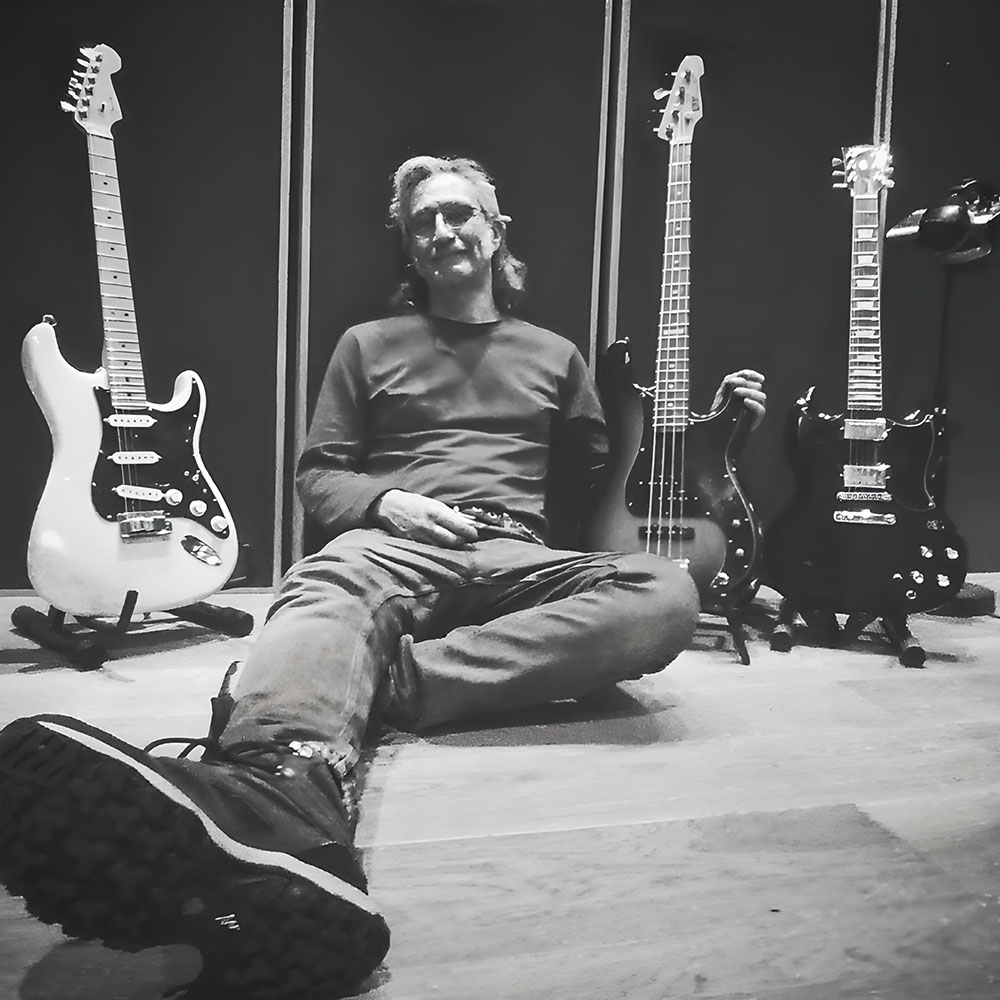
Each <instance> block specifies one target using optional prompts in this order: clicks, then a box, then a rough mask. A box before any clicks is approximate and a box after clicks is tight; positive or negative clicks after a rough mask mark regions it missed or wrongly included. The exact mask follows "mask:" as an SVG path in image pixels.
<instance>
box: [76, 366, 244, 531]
mask: <svg viewBox="0 0 1000 1000" xmlns="http://www.w3.org/2000/svg"><path fill="white" fill-rule="evenodd" d="M94 395H95V396H96V398H97V405H98V408H99V409H100V413H101V428H102V434H101V449H100V451H99V452H98V455H97V461H96V462H95V464H94V476H93V481H92V484H91V496H92V497H93V501H94V509H95V510H96V511H97V513H98V514H100V516H101V517H103V518H104V519H105V520H107V521H116V520H117V518H118V515H119V514H122V513H124V512H126V511H130V512H135V511H139V512H141V511H146V510H150V511H151V510H162V511H163V512H164V513H166V514H167V515H168V516H170V515H173V516H177V517H185V518H187V519H189V520H191V521H195V522H197V523H198V524H200V525H201V526H202V527H203V528H204V529H205V530H206V531H208V532H210V533H211V534H212V535H215V536H216V537H217V538H228V537H229V532H230V528H229V523H228V518H227V517H226V514H225V512H224V511H223V509H222V507H221V506H220V504H219V499H218V497H217V496H216V495H215V493H214V491H213V490H212V488H211V487H210V485H209V484H208V482H207V481H206V476H205V471H204V469H202V467H201V466H200V465H199V464H198V460H197V457H196V456H195V450H194V444H195V442H194V435H195V428H196V426H197V421H198V415H199V413H200V411H201V407H202V394H201V390H200V386H199V385H198V383H197V382H195V383H194V384H193V385H192V387H191V395H190V397H189V398H188V399H187V400H186V401H185V402H184V404H183V405H181V406H180V407H178V408H177V409H176V410H157V409H153V408H152V407H148V408H147V409H145V410H129V411H127V412H128V413H129V414H132V413H143V414H148V415H149V416H151V417H152V418H153V419H154V420H155V423H154V424H153V425H152V426H151V427H129V428H117V427H113V426H111V425H110V424H109V423H108V419H107V418H108V417H110V416H111V415H112V414H114V413H116V412H120V411H116V410H115V409H114V407H113V406H112V405H111V393H110V392H109V391H108V390H107V389H104V388H101V387H98V388H95V390H94ZM117 451H152V452H156V454H158V455H159V456H160V460H159V461H158V462H156V463H154V464H151V465H129V466H120V465H117V464H116V463H115V462H113V461H111V459H110V458H109V456H110V455H112V454H114V453H115V452H117ZM122 483H128V484H129V485H133V486H143V487H149V488H152V489H158V490H161V491H163V492H164V493H166V492H167V490H173V489H176V490H179V491H180V493H181V494H182V499H181V501H180V502H179V503H177V504H169V503H167V502H166V501H164V500H157V501H155V502H154V501H149V500H134V499H129V500H127V501H126V500H124V499H123V498H122V497H120V496H119V495H118V494H117V493H115V492H114V487H116V486H120V485H121V484H122ZM195 500H200V501H202V502H204V504H205V505H206V506H205V511H204V513H201V514H193V513H192V512H191V508H190V504H191V503H192V501H195ZM216 516H221V517H222V518H224V519H225V520H226V526H225V527H224V528H222V529H221V530H217V529H216V528H213V527H212V523H211V522H212V518H213V517H216Z"/></svg>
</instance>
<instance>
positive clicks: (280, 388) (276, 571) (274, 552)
mask: <svg viewBox="0 0 1000 1000" xmlns="http://www.w3.org/2000/svg"><path fill="white" fill-rule="evenodd" d="M294 5H295V0H284V9H283V11H282V24H281V170H280V177H279V181H278V329H277V331H276V343H275V382H274V393H275V399H274V423H275V430H274V537H273V539H272V543H271V585H272V587H277V586H278V583H279V581H280V580H281V561H282V550H283V536H284V529H285V518H284V511H285V407H286V405H287V398H288V393H287V389H286V386H287V379H288V228H289V226H288V219H289V210H290V207H291V206H290V205H289V200H290V198H291V174H292V22H293V8H294Z"/></svg>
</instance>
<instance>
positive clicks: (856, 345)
mask: <svg viewBox="0 0 1000 1000" xmlns="http://www.w3.org/2000/svg"><path fill="white" fill-rule="evenodd" d="M898 15H899V0H881V3H880V10H879V23H878V51H877V61H876V63H877V64H876V79H875V106H874V115H873V128H872V144H873V146H874V147H875V148H876V149H877V148H878V147H880V146H884V147H885V149H886V151H888V150H889V149H890V143H891V138H892V98H893V82H894V79H895V67H896V32H897V23H898ZM888 195H889V186H888V185H887V184H883V185H882V187H881V188H880V190H879V192H878V194H877V195H876V206H875V216H876V218H875V220H874V221H875V225H874V227H872V228H874V229H875V237H876V254H875V265H876V267H875V286H874V290H875V295H874V298H875V300H876V303H877V308H876V310H872V311H873V312H874V313H875V319H876V322H877V323H878V326H879V328H880V327H881V295H882V253H883V249H884V245H885V225H886V204H887V199H888ZM853 204H854V212H853V216H854V218H853V233H852V247H851V268H852V283H853V280H854V277H855V276H854V268H855V267H856V263H855V260H856V249H855V246H854V242H853V235H854V234H856V233H857V232H858V227H859V224H860V222H861V221H862V220H861V218H860V217H861V215H862V213H863V211H864V210H863V209H861V208H859V206H858V201H857V198H855V199H854V202H853ZM865 221H866V222H867V220H865ZM866 228H867V226H866ZM852 306H853V302H852ZM851 320H852V323H851V337H850V341H851V342H850V345H849V355H850V359H851V361H852V362H853V361H854V360H855V359H856V358H857V356H858V354H859V352H860V351H861V350H862V347H863V345H862V344H861V343H860V341H859V338H858V337H857V336H856V334H855V330H856V319H855V317H854V316H853V315H852V316H851ZM878 356H879V359H880V360H881V342H880V343H879V351H878ZM852 368H853V370H855V371H856V370H857V369H856V366H854V365H852ZM878 383H879V394H878V395H879V412H880V413H881V412H882V411H883V410H884V400H883V399H882V388H883V386H882V366H881V364H879V366H878ZM850 395H853V394H851V393H849V396H850ZM848 411H849V413H850V414H851V415H852V416H854V415H857V416H859V417H860V416H861V415H862V411H863V407H860V406H858V405H857V404H855V405H853V406H852V404H851V400H850V398H849V399H848ZM848 455H849V460H850V462H851V464H852V465H877V464H878V460H879V443H878V441H875V440H872V441H856V440H854V439H852V440H851V441H850V444H849V447H848Z"/></svg>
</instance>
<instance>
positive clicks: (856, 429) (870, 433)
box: [844, 417, 886, 441]
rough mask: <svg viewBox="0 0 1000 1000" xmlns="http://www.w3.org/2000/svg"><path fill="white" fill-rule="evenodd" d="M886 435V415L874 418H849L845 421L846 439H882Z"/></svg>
mask: <svg viewBox="0 0 1000 1000" xmlns="http://www.w3.org/2000/svg"><path fill="white" fill-rule="evenodd" d="M885 436H886V429H885V417H876V418H875V419H874V420H851V419H850V418H848V419H846V420H845V421H844V440H845V441H882V440H884V439H885Z"/></svg>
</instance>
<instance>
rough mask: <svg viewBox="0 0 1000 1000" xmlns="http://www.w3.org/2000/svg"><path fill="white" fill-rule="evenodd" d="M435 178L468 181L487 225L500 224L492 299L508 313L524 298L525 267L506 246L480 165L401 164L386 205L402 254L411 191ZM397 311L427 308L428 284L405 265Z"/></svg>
mask: <svg viewBox="0 0 1000 1000" xmlns="http://www.w3.org/2000/svg"><path fill="white" fill-rule="evenodd" d="M435 174H458V176H459V177H464V178H465V179H466V180H468V181H470V182H471V183H472V184H473V185H474V186H475V188H476V190H477V191H478V193H479V202H480V206H481V207H482V209H483V213H484V215H485V216H486V219H487V221H489V222H499V223H501V224H500V226H499V227H498V229H499V233H500V245H499V246H498V247H497V250H496V253H494V254H493V259H492V261H491V264H492V268H493V299H494V301H495V302H496V304H497V307H498V308H499V309H501V310H502V311H504V312H509V311H510V310H511V308H512V307H513V306H514V305H516V304H517V303H518V302H519V301H520V300H521V299H522V298H523V297H524V282H525V275H526V273H527V270H528V269H527V267H526V266H525V264H524V263H523V261H520V260H518V259H517V258H516V257H515V256H514V255H513V254H512V253H511V252H510V249H509V248H508V246H507V228H506V225H505V224H506V222H507V217H506V216H503V215H501V214H500V209H499V207H498V205H497V197H496V191H495V189H494V186H493V180H492V178H491V177H490V175H489V174H488V173H487V172H486V169H485V168H484V167H483V165H482V164H481V163H479V162H477V161H476V160H470V159H468V158H467V157H442V156H414V157H412V158H411V159H409V160H406V161H405V162H404V163H402V164H400V166H399V167H398V169H397V170H396V173H395V174H394V175H393V178H392V201H390V202H389V219H390V225H394V226H396V228H397V229H398V230H399V234H400V236H401V238H402V240H403V249H404V251H405V250H406V249H407V248H408V246H409V240H410V234H409V233H408V232H407V229H406V216H407V212H408V210H409V205H410V199H411V198H412V197H413V191H414V188H416V186H417V185H418V184H420V183H421V181H425V180H427V178H428V177H433V176H434V175H435ZM392 303H393V305H394V306H396V307H398V308H413V309H417V310H420V311H423V310H425V309H426V308H427V304H428V294H427V283H426V282H425V281H424V279H423V278H421V277H420V275H419V274H417V272H416V269H415V268H414V267H413V265H412V264H410V263H407V264H406V266H405V267H404V269H403V277H402V279H401V281H400V283H399V287H398V288H397V289H396V292H395V294H394V295H393V297H392Z"/></svg>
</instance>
